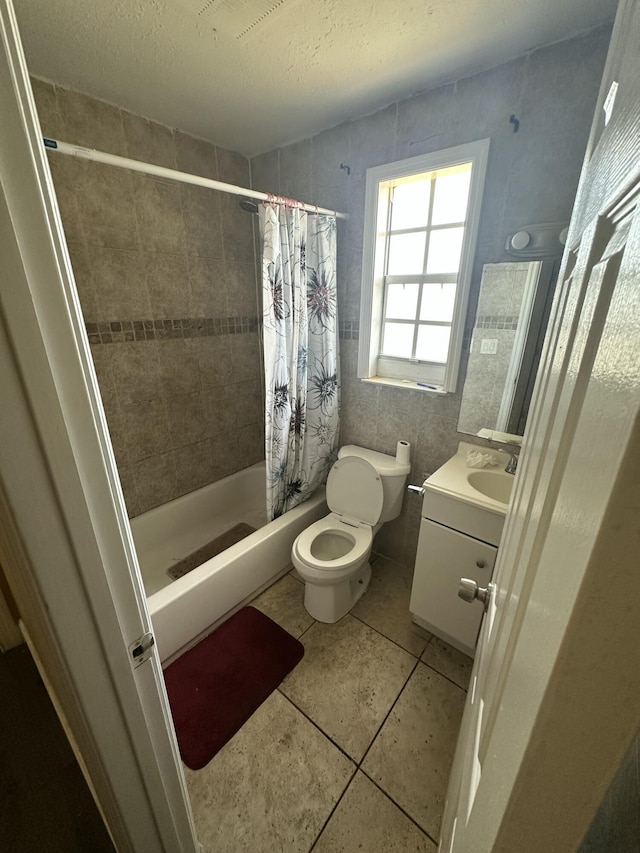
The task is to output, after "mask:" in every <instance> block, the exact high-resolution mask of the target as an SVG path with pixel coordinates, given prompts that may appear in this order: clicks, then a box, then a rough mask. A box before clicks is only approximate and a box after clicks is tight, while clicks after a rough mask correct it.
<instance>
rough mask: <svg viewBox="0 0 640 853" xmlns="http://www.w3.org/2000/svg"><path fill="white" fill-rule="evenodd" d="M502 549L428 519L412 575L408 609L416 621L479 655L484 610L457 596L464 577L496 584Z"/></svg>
mask: <svg viewBox="0 0 640 853" xmlns="http://www.w3.org/2000/svg"><path fill="white" fill-rule="evenodd" d="M497 553H498V549H497V548H494V546H493V545H487V544H486V543H485V542H479V541H478V540H477V539H473V538H472V537H471V536H465V534H464V533H458V532H457V531H456V530H451V529H450V528H448V527H443V526H442V525H441V524H436V523H435V522H433V521H429V520H428V519H426V518H423V519H422V522H421V523H420V538H419V540H418V552H417V554H416V566H415V570H414V573H413V586H412V589H411V604H410V606H409V609H410V610H411V613H412V614H413V616H414V617H416V621H417V622H418V623H419V624H420V625H422V626H423V627H425V628H426V629H427V630H428V631H431V632H432V633H434V634H435V635H436V636H438V637H440V638H442V639H443V640H444V641H445V642H447V643H450V644H451V645H453V646H455V647H456V648H458V649H460V650H461V651H463V652H465V654H468V655H471V656H472V657H473V655H474V652H475V646H476V640H477V639H478V631H479V630H480V622H481V621H482V615H483V612H484V611H483V607H482V604H481V603H480V602H479V601H474V602H473V603H471V604H467V603H466V602H464V601H462V599H460V598H458V586H459V584H460V578H473V580H475V581H477V583H478V584H479V585H480V586H486V585H487V584H488V583H489V581H490V580H491V575H492V573H493V567H494V564H495V561H496V554H497Z"/></svg>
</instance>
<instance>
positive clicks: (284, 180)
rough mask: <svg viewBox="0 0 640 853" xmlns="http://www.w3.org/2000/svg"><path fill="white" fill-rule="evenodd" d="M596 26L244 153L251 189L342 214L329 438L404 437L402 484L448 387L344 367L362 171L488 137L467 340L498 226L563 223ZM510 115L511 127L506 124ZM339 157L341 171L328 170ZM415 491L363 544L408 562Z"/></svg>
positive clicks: (435, 458) (442, 414) (446, 412)
mask: <svg viewBox="0 0 640 853" xmlns="http://www.w3.org/2000/svg"><path fill="white" fill-rule="evenodd" d="M609 37H610V30H609V28H599V29H597V30H593V31H591V32H590V33H588V34H586V35H584V36H581V37H579V38H575V39H572V40H570V41H566V42H563V43H560V44H556V45H552V46H550V47H546V48H541V49H539V50H535V51H532V52H530V53H527V54H526V55H524V56H521V57H519V58H517V59H514V60H512V61H511V62H508V63H506V64H504V65H500V66H498V67H496V68H493V69H491V70H489V71H485V72H483V73H481V74H477V75H475V76H473V77H467V78H465V79H462V80H458V81H457V82H455V83H450V84H448V85H445V86H441V87H439V88H437V89H433V90H432V91H428V92H425V93H423V94H419V95H416V96H415V97H413V98H410V99H409V100H405V101H401V102H398V103H394V104H391V105H390V106H389V107H387V108H385V109H383V110H380V111H379V112H376V113H374V114H373V115H369V116H366V117H364V118H361V119H359V120H357V121H348V122H345V123H344V124H341V125H339V126H338V127H335V128H333V129H331V130H327V131H324V132H323V133H320V134H318V135H317V136H314V137H313V139H306V140H303V141H302V142H298V143H295V144H293V145H289V146H287V147H284V148H280V149H276V150H273V151H270V152H267V153H266V154H263V155H261V156H260V157H256V158H254V159H253V160H252V163H251V170H252V177H253V184H254V187H255V188H256V189H261V190H265V191H270V192H279V193H280V194H281V195H286V196H291V197H295V198H298V199H301V200H303V201H308V202H312V203H314V204H318V205H322V206H326V207H330V208H335V209H337V210H343V211H346V212H347V213H349V216H350V219H349V220H348V222H346V223H345V222H339V224H338V294H339V303H338V308H339V318H340V327H341V332H342V335H341V353H342V356H341V360H342V427H341V443H342V444H349V443H354V444H360V445H363V446H365V447H370V448H373V449H374V450H378V451H381V452H383V453H394V452H395V446H396V442H397V441H398V439H401V438H402V439H407V440H408V441H410V442H411V445H412V474H411V478H412V482H414V483H420V482H421V481H422V478H423V474H424V473H431V472H433V471H434V470H435V469H436V468H438V467H439V466H440V465H442V464H443V463H444V462H445V461H446V460H447V459H448V458H449V457H450V456H451V455H453V454H454V453H455V451H456V449H457V444H458V441H460V440H461V439H463V438H466V436H464V435H462V434H460V433H458V431H457V424H458V413H459V409H460V398H461V393H460V389H461V388H462V386H463V380H464V375H465V370H466V360H467V355H468V353H465V354H464V357H463V363H462V374H461V379H460V382H459V388H458V392H457V393H456V394H450V395H447V396H445V397H434V396H431V395H429V394H428V393H425V392H422V391H419V390H409V389H397V388H390V387H384V386H382V387H381V386H378V385H375V384H371V383H366V382H361V381H359V380H358V379H357V378H356V360H357V349H358V340H357V338H358V331H357V330H358V320H359V316H360V278H361V261H362V237H363V214H364V192H365V177H366V170H367V168H369V167H370V166H377V165H380V164H381V163H388V162H392V161H395V160H401V159H403V158H406V157H413V156H416V155H418V154H424V153H427V152H430V151H436V150H439V149H442V148H449V147H451V146H454V145H461V144H463V143H465V142H470V141H472V140H475V139H483V138H485V137H489V138H490V139H491V146H490V152H489V164H488V171H487V177H486V182H485V190H484V199H483V205H482V216H481V223H480V231H479V235H478V246H477V251H476V257H475V264H474V271H473V279H472V292H471V297H470V304H469V313H468V319H467V331H468V333H467V335H466V338H467V340H468V339H469V337H470V331H471V328H472V327H473V319H474V317H475V312H476V303H477V298H478V291H479V287H480V279H481V276H482V266H483V264H485V263H498V262H501V261H513V260H514V259H513V258H511V257H509V256H508V255H507V254H506V253H505V251H504V245H505V241H506V238H507V235H509V234H511V233H513V232H515V231H517V230H519V229H520V228H522V227H524V226H526V225H528V224H533V223H540V222H550V221H556V220H558V221H559V220H566V221H568V220H569V217H570V215H571V207H572V204H573V199H574V195H575V191H576V187H577V184H578V177H579V174H580V169H581V165H582V159H583V156H584V151H585V147H586V143H587V137H588V134H589V129H590V126H591V120H592V117H593V110H594V106H595V102H596V97H597V93H598V87H599V83H600V78H601V75H602V69H603V66H604V60H605V56H606V51H607V47H608V43H609ZM511 115H515V116H516V117H517V118H518V120H519V122H520V126H519V130H518V132H517V133H514V125H513V124H512V123H511V122H510V121H509V118H510V116H511ZM342 166H344V167H348V168H342ZM420 509H421V502H420V500H419V499H418V498H416V497H413V496H407V497H406V498H405V502H404V505H403V511H402V514H401V515H400V517H399V518H398V519H397V520H395V521H393V522H390V523H388V524H385V525H384V526H383V527H382V529H381V531H380V533H379V534H378V536H377V538H376V548H377V549H378V550H380V551H382V552H383V553H385V554H388V555H389V556H392V557H394V558H395V559H396V560H399V561H401V562H404V563H405V564H407V565H413V561H414V558H415V551H416V545H417V539H418V529H419V523H420Z"/></svg>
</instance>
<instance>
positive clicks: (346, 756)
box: [276, 687, 359, 770]
mask: <svg viewBox="0 0 640 853" xmlns="http://www.w3.org/2000/svg"><path fill="white" fill-rule="evenodd" d="M276 690H277V691H278V693H279V694H280V695H281V696H284V698H285V699H286V700H287V702H289V703H290V704H291V705H293V707H294V708H295V709H296V711H298V713H299V714H302V716H303V717H304V718H305V719H306V720H308V721H309V722H310V723H311V725H312V726H313V727H314V728H315V729H317V730H318V731H319V732H320V734H321V735H322V736H323V737H325V738H326V739H327V740H328V741H329V742H330V743H331V744H333V746H335V748H336V749H337V750H339V751H340V752H341V753H342V754H343V755H344V756H345V758H348V759H349V761H350V762H351V763H352V764H353V765H354V767H355V769H356V770H357V769H358V766H359V765H358V762H357V761H356V760H355V759H354V758H353V757H352V756H351V755H349V753H348V752H347V751H346V750H345V749H344V748H343V747H341V746H340V744H339V743H336V742H335V740H334V739H333V738H332V737H331V735H328V734H327V733H326V732H325V731H324V729H322V728H320V726H319V725H318V723H316V721H315V720H313V719H312V718H311V717H310V716H309V715H308V714H307V713H306V711H303V710H302V708H300V707H298V705H296V703H295V702H294V701H293V699H292V698H291V697H290V696H287V694H286V693H284V692H283V691H282V690H281V689H280V687H277V688H276Z"/></svg>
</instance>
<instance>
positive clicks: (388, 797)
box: [349, 767, 438, 847]
mask: <svg viewBox="0 0 640 853" xmlns="http://www.w3.org/2000/svg"><path fill="white" fill-rule="evenodd" d="M358 770H359V771H360V772H361V773H363V774H364V775H365V776H366V777H367V779H368V780H369V781H370V782H371V783H372V784H373V785H375V786H376V788H377V789H378V790H379V791H380V792H381V793H382V794H383V795H384V796H385V797H386V798H387V799H388V800H391V802H392V803H393V804H394V806H395V807H396V808H397V809H399V810H400V811H401V812H402V814H403V815H404V816H405V817H407V818H409V820H410V821H411V823H412V824H413V825H414V826H415V827H417V828H418V829H419V830H420V832H421V833H422V834H423V835H426V836H427V838H428V839H429V840H430V841H433V843H434V844H435V845H436V847H437V846H438V842H437V841H436V839H435V838H434V837H433V836H432V835H430V834H429V833H428V832H427V830H426V829H424V827H422V826H420V824H419V823H418V821H417V820H416V819H415V818H413V817H411V815H410V814H409V812H408V811H407V810H406V809H405V808H404V807H403V806H401V805H400V803H398V802H396V801H395V800H394V799H393V797H392V796H391V794H389V792H388V791H385V789H384V788H383V787H382V786H381V785H379V784H378V783H377V782H376V780H375V779H372V777H371V776H369V774H368V773H367V771H366V770H363V769H362V767H359V768H358ZM349 784H351V783H349Z"/></svg>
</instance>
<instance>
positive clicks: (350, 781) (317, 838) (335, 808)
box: [309, 767, 358, 853]
mask: <svg viewBox="0 0 640 853" xmlns="http://www.w3.org/2000/svg"><path fill="white" fill-rule="evenodd" d="M357 775H358V768H357V767H354V770H353V774H352V775H351V778H350V779H349V781H348V782H347V784H346V785H345V786H344V791H343V792H342V793H341V794H340V796H339V797H338V799H337V800H336V803H335V805H334V807H333V808H332V809H331V811H330V812H329V814H328V816H327V819H326V820H325V822H324V823H323V824H322V827H321V829H320V832H319V833H318V834H317V835H316V838H315V841H314V842H313V844H312V845H311V847H310V848H309V853H312V851H313V849H314V847H315V846H316V844H317V843H318V841H320V836H321V835H322V833H323V832H324V831H325V829H326V828H327V825H328V823H329V821H330V820H331V818H332V817H333V815H334V814H335V812H336V810H337V808H338V806H339V805H340V803H341V802H342V800H343V798H344V795H345V794H346V793H347V791H348V790H349V788H350V787H351V783H352V782H353V780H354V779H355V778H356V776H357Z"/></svg>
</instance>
